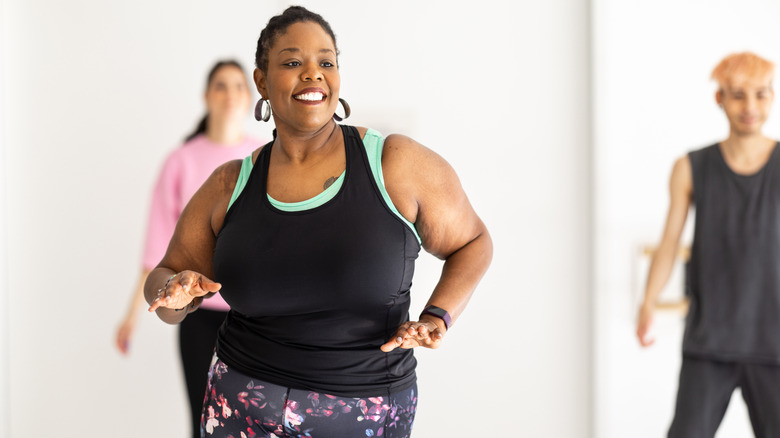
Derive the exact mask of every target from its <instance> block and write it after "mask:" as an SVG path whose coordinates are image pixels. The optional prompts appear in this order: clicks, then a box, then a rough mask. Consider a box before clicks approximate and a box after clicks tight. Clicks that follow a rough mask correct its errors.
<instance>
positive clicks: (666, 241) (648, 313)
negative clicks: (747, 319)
mask: <svg viewBox="0 0 780 438" xmlns="http://www.w3.org/2000/svg"><path fill="white" fill-rule="evenodd" d="M692 195H693V174H692V171H691V162H690V160H689V159H688V157H687V156H685V157H682V158H680V159H678V160H677V161H676V162H675V163H674V168H673V169H672V176H671V179H670V182H669V198H670V202H669V213H668V215H667V217H666V226H665V227H664V232H663V236H662V238H661V243H660V245H658V249H657V250H656V251H655V253H654V254H653V259H652V261H651V263H650V271H649V273H648V275H647V285H646V286H645V299H644V302H643V303H642V306H641V308H640V310H639V321H638V323H637V332H636V334H637V337H638V338H639V343H640V344H642V346H648V345H652V343H653V340H652V339H649V337H648V334H649V331H650V327H651V326H652V322H653V313H654V312H655V305H656V302H657V300H658V296H659V295H660V294H661V291H662V290H663V288H664V286H666V283H667V282H668V281H669V276H670V275H671V273H672V269H673V268H674V261H675V258H676V257H677V249H678V247H679V245H680V236H681V235H682V231H683V227H684V226H685V221H686V219H687V218H688V210H689V208H690V206H691V197H692Z"/></svg>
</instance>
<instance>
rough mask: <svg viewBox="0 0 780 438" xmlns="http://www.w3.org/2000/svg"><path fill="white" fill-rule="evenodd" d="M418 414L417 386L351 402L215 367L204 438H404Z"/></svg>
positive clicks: (203, 419) (214, 363) (223, 366)
mask: <svg viewBox="0 0 780 438" xmlns="http://www.w3.org/2000/svg"><path fill="white" fill-rule="evenodd" d="M416 411H417V386H416V385H415V386H413V387H411V388H409V389H406V390H403V391H400V392H397V393H394V394H384V395H378V396H376V397H367V398H352V397H337V396H334V395H329V394H324V393H319V392H313V391H305V390H297V389H292V388H287V387H283V386H279V385H274V384H272V383H268V382H263V381H260V380H257V379H252V378H251V377H249V376H246V375H244V374H241V373H239V372H238V371H236V370H233V369H229V368H228V366H227V365H226V364H225V363H224V362H222V361H221V360H219V358H217V356H216V354H215V355H214V358H213V359H212V361H211V368H210V369H209V381H208V386H207V389H206V399H205V401H204V403H203V415H202V416H201V425H200V434H201V437H204V438H205V437H220V438H298V437H340V438H341V437H343V438H350V437H361V438H365V437H383V438H405V437H408V436H409V435H410V433H411V431H412V424H413V422H414V415H415V413H416Z"/></svg>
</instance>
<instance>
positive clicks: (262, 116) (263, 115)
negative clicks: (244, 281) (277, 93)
mask: <svg viewBox="0 0 780 438" xmlns="http://www.w3.org/2000/svg"><path fill="white" fill-rule="evenodd" d="M263 104H267V105H268V106H267V107H266V108H265V109H263ZM255 120H257V121H258V122H259V121H261V120H262V121H263V122H267V121H269V120H271V102H270V101H269V100H268V99H260V100H258V101H257V105H255Z"/></svg>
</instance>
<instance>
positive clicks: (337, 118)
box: [333, 97, 352, 122]
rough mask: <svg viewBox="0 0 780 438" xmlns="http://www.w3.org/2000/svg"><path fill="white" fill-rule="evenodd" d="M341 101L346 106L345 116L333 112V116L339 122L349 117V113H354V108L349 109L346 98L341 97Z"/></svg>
mask: <svg viewBox="0 0 780 438" xmlns="http://www.w3.org/2000/svg"><path fill="white" fill-rule="evenodd" d="M339 102H341V106H343V107H344V117H340V116H339V115H338V114H336V113H333V118H334V119H336V121H337V122H340V121H342V120H344V119H346V118H349V115H350V114H352V110H350V109H349V104H348V103H347V101H346V100H344V99H342V98H340V97H339Z"/></svg>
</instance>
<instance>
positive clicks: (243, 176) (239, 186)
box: [227, 154, 254, 210]
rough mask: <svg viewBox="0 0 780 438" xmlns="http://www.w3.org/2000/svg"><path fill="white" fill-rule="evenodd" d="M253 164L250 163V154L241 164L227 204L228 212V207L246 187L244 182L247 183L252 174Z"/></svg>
mask: <svg viewBox="0 0 780 438" xmlns="http://www.w3.org/2000/svg"><path fill="white" fill-rule="evenodd" d="M253 166H254V164H253V163H252V155H251V154H250V155H249V156H248V157H246V158H244V161H243V162H242V163H241V172H240V173H239V174H238V180H236V188H235V189H233V196H231V197H230V203H229V204H228V208H227V209H228V210H230V207H231V206H232V205H233V203H234V202H236V199H238V195H240V194H241V192H243V191H244V187H246V182H247V181H249V174H250V173H252V167H253Z"/></svg>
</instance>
